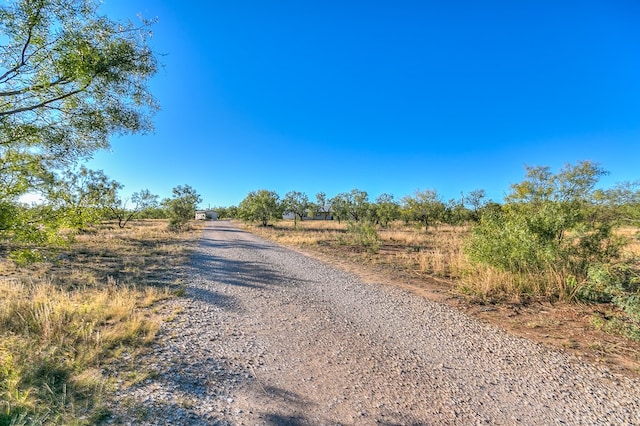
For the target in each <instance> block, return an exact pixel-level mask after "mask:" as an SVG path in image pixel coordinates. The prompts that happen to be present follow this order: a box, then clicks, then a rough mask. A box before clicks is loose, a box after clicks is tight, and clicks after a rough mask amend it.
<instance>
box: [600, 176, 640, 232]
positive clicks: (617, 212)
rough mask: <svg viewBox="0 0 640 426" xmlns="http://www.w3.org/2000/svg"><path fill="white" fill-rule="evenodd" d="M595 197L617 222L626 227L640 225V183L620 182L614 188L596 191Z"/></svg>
mask: <svg viewBox="0 0 640 426" xmlns="http://www.w3.org/2000/svg"><path fill="white" fill-rule="evenodd" d="M594 197H595V198H596V203H597V204H598V205H599V206H601V208H602V209H605V210H606V212H607V214H609V215H611V216H612V218H614V220H615V221H616V222H619V223H620V224H624V225H637V224H638V223H640V181H635V182H620V183H617V184H616V185H615V186H614V187H613V188H610V189H606V190H602V189H599V190H596V191H594Z"/></svg>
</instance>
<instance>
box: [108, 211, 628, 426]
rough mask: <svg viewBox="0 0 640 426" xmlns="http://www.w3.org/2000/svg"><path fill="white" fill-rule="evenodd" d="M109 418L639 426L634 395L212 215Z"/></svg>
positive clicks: (571, 363) (589, 368) (570, 360)
mask: <svg viewBox="0 0 640 426" xmlns="http://www.w3.org/2000/svg"><path fill="white" fill-rule="evenodd" d="M183 273H184V274H185V277H187V278H186V281H187V294H186V297H182V298H179V299H175V300H172V301H171V302H170V306H169V308H170V309H171V310H174V311H176V310H178V311H181V312H180V313H179V314H178V315H177V316H176V318H175V319H174V320H173V321H169V322H167V323H165V324H164V325H163V328H162V330H161V333H160V338H159V340H158V342H157V344H156V345H155V346H154V348H153V350H152V351H151V352H150V353H149V354H148V355H146V357H145V359H144V360H143V366H144V367H145V368H147V369H151V370H152V371H155V372H157V374H156V375H154V376H153V377H152V378H149V379H147V380H144V381H142V382H141V383H138V384H136V385H134V386H133V387H130V388H129V389H127V390H125V391H121V392H119V393H117V394H116V395H114V397H113V401H112V402H111V404H112V410H113V412H114V414H113V416H112V417H111V418H110V419H108V420H107V423H109V424H136V425H137V424H148V425H165V424H184V425H205V424H214V425H338V424H340V425H351V424H353V425H356V424H357V425H368V424H371V425H374V424H381V425H423V424H426V425H429V424H433V425H441V424H460V425H476V424H478V425H479V424H492V425H495V424H498V425H500V424H503V425H513V424H525V425H556V424H557V425H564V424H571V425H574V424H575V425H578V424H585V425H598V424H603V425H605V424H640V386H638V385H639V383H638V382H637V381H632V380H629V379H627V378H624V377H619V376H616V375H614V374H612V373H611V372H610V371H609V370H607V369H606V368H603V367H597V366H594V365H589V364H585V363H584V362H583V361H581V360H580V359H578V358H575V357H572V356H569V355H567V354H564V353H560V352H556V351H553V350H550V349H548V348H546V347H543V346H541V345H538V344H535V343H532V342H530V341H528V340H525V339H522V338H518V337H513V336H510V335H508V334H506V333H504V332H502V331H500V330H498V329H496V328H493V327H491V326H489V325H485V324H482V323H480V322H478V321H477V320H474V319H472V318H470V317H467V316H466V315H464V314H463V313H460V312H458V311H455V310H453V309H451V308H449V307H446V306H444V305H441V304H438V303H434V302H431V301H429V300H426V299H424V298H422V297H420V296H416V295H414V294H412V293H409V292H407V291H405V290H401V289H398V288H394V287H390V286H385V285H379V284H371V283H367V284H365V283H363V282H362V281H361V280H359V279H358V278H357V277H356V276H353V275H350V274H348V273H345V272H343V271H340V270H337V269H335V268H333V267H331V266H329V265H327V264H324V263H322V262H320V261H317V260H315V259H311V258H308V257H305V256H304V255H302V254H299V253H297V252H294V251H291V250H288V249H286V248H283V247H281V246H278V245H276V244H274V243H271V242H267V241H265V240H262V239H260V238H258V237H256V236H254V235H251V234H249V233H246V232H244V231H241V230H239V229H237V228H235V227H233V225H232V224H230V223H228V222H225V221H218V222H208V223H207V226H206V228H205V230H204V232H203V236H202V239H201V242H200V244H199V247H198V249H197V250H196V251H195V252H194V254H193V256H192V259H191V264H190V266H189V268H188V269H187V270H185V271H183Z"/></svg>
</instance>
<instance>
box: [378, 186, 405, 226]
mask: <svg viewBox="0 0 640 426" xmlns="http://www.w3.org/2000/svg"><path fill="white" fill-rule="evenodd" d="M373 210H374V211H373V216H374V217H375V221H376V223H380V225H382V226H384V227H386V226H388V225H389V222H392V221H394V220H396V219H398V218H399V217H400V206H399V205H398V203H396V201H395V200H394V198H393V195H391V194H381V195H380V196H378V198H376V204H375V205H374V206H373Z"/></svg>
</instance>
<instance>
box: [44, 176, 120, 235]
mask: <svg viewBox="0 0 640 426" xmlns="http://www.w3.org/2000/svg"><path fill="white" fill-rule="evenodd" d="M120 189H122V185H121V184H120V183H118V182H116V181H115V180H112V179H110V178H109V177H108V176H107V175H105V174H104V172H103V171H102V170H97V171H96V170H90V169H87V168H86V167H84V166H82V167H80V169H79V170H78V171H77V172H74V173H70V172H67V173H65V175H64V176H63V177H61V178H59V179H57V180H56V181H55V183H54V184H53V185H51V186H49V187H48V188H47V190H46V199H47V201H48V203H49V204H50V205H51V206H53V208H54V210H55V211H56V212H57V213H58V214H59V215H60V216H59V217H60V218H63V223H64V225H65V226H68V227H70V228H73V229H77V230H81V231H83V230H86V229H87V227H88V226H91V225H94V224H96V223H98V222H100V221H102V220H104V219H105V218H106V217H107V210H108V206H113V205H115V204H116V200H117V193H118V190H120Z"/></svg>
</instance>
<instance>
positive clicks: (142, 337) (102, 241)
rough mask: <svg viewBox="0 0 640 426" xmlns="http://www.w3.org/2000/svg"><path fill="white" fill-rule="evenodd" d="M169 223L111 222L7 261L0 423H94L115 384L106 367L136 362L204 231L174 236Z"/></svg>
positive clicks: (0, 277)
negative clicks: (43, 252)
mask: <svg viewBox="0 0 640 426" xmlns="http://www.w3.org/2000/svg"><path fill="white" fill-rule="evenodd" d="M166 226H167V224H166V222H165V221H143V222H137V223H133V224H131V226H128V227H127V228H125V229H120V228H118V227H117V226H114V225H113V224H105V225H103V226H101V227H100V228H99V229H95V230H93V231H92V232H90V233H87V234H83V235H80V236H78V237H77V239H76V241H75V242H74V243H73V245H72V246H71V247H70V248H69V249H67V250H65V251H64V252H58V253H55V252H51V253H49V254H48V255H49V258H50V259H51V261H49V262H46V263H42V264H37V265H32V266H30V267H27V268H19V267H18V266H16V265H15V264H13V263H11V262H9V261H2V262H0V294H1V295H2V296H1V297H0V424H31V423H46V424H94V423H96V422H97V421H98V420H99V419H100V417H101V416H103V415H104V406H103V400H104V393H105V391H106V390H107V389H108V388H109V387H111V386H112V385H113V384H112V383H110V382H109V381H108V380H107V378H106V377H105V376H104V374H103V371H106V370H108V368H109V367H108V366H109V365H110V364H111V363H112V362H113V361H114V360H115V359H116V358H119V359H128V360H129V361H130V362H131V365H134V364H133V360H135V358H136V356H137V354H138V353H139V351H140V350H141V349H142V348H143V347H144V346H145V345H146V344H147V343H149V342H150V341H152V340H153V338H154V336H155V333H156V331H157V329H158V327H159V324H160V321H161V318H159V317H158V316H157V314H155V313H154V310H153V309H152V307H154V306H155V305H156V304H157V303H158V302H160V301H162V300H164V299H166V298H168V297H172V293H173V291H174V290H175V289H173V288H171V287H170V286H169V285H168V284H169V283H168V282H167V279H168V277H170V276H171V271H170V269H171V267H172V266H173V265H178V264H179V263H180V262H184V261H185V260H186V256H187V255H188V248H189V245H188V243H189V241H192V240H194V239H195V238H196V237H197V236H198V235H199V231H198V230H194V231H193V232H190V233H185V234H174V233H171V232H168V231H167V230H166Z"/></svg>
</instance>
